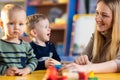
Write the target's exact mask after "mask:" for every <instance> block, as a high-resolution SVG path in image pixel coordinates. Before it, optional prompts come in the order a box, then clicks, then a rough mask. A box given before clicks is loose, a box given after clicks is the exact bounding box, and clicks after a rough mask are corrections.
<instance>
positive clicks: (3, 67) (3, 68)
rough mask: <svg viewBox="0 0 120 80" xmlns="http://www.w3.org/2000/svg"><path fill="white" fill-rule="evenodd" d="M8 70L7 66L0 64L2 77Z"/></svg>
mask: <svg viewBox="0 0 120 80" xmlns="http://www.w3.org/2000/svg"><path fill="white" fill-rule="evenodd" d="M7 68H8V67H7V65H3V64H1V63H0V75H4V74H5V71H6V70H7Z"/></svg>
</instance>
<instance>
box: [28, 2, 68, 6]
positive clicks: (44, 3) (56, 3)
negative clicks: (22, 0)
mask: <svg viewBox="0 0 120 80" xmlns="http://www.w3.org/2000/svg"><path fill="white" fill-rule="evenodd" d="M67 4H68V3H67V2H64V3H59V2H41V3H40V2H37V3H35V4H32V3H29V6H36V7H40V6H56V5H67Z"/></svg>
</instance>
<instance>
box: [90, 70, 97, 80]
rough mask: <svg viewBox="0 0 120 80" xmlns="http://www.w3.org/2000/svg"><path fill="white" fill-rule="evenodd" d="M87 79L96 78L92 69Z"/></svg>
mask: <svg viewBox="0 0 120 80" xmlns="http://www.w3.org/2000/svg"><path fill="white" fill-rule="evenodd" d="M88 80H98V78H97V77H95V76H94V71H91V72H90V73H89V78H88Z"/></svg>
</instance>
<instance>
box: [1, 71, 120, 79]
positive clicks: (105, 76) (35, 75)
mask: <svg viewBox="0 0 120 80" xmlns="http://www.w3.org/2000/svg"><path fill="white" fill-rule="evenodd" d="M45 73H46V71H44V70H40V71H35V72H33V73H32V74H29V75H27V76H23V77H22V76H0V80H43V78H44V75H45ZM95 77H98V80H120V73H108V74H95ZM72 80H73V79H72Z"/></svg>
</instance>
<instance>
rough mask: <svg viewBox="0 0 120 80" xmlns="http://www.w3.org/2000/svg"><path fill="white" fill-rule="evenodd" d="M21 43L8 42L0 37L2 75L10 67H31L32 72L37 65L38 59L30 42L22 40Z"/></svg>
mask: <svg viewBox="0 0 120 80" xmlns="http://www.w3.org/2000/svg"><path fill="white" fill-rule="evenodd" d="M20 41H21V43H20V44H16V43H11V42H6V41H3V40H1V39H0V75H3V74H4V72H5V70H6V69H7V68H9V67H13V66H14V67H17V68H19V69H22V68H25V67H29V68H30V69H31V72H32V71H34V70H35V68H36V67H37V63H38V62H37V59H36V58H35V55H34V53H33V49H32V48H31V47H30V45H29V43H27V42H25V41H23V40H20Z"/></svg>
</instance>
